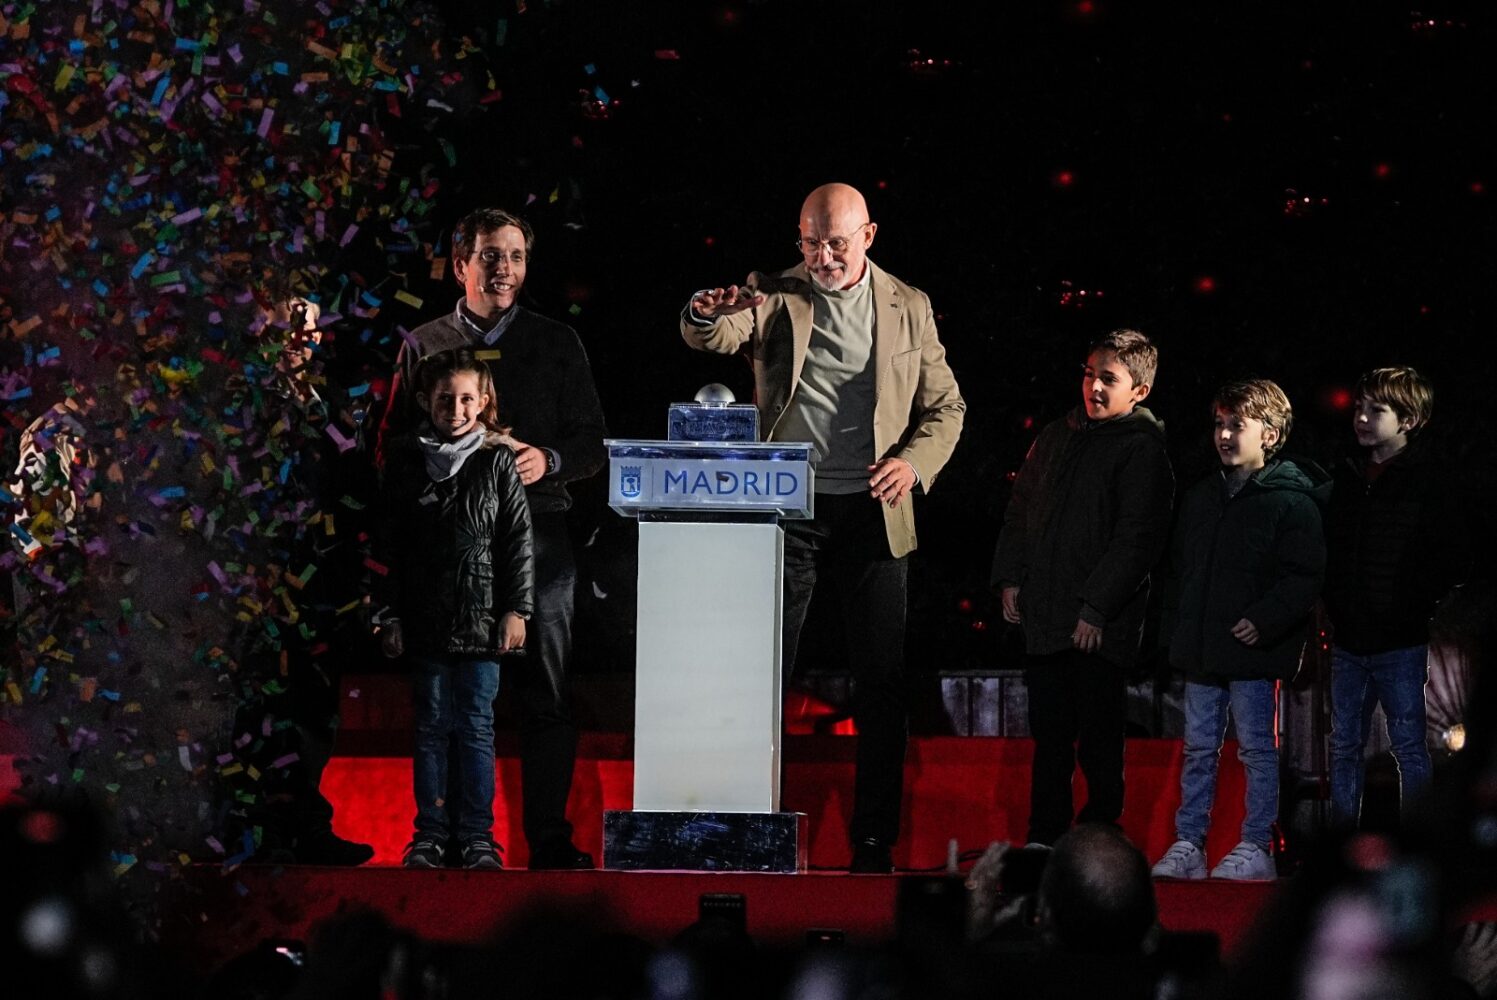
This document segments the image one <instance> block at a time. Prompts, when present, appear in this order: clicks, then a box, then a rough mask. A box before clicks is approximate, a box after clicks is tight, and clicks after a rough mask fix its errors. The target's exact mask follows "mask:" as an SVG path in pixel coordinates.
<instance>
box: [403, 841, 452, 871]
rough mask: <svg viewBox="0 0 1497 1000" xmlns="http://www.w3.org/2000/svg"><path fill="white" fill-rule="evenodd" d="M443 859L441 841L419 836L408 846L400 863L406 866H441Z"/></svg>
mask: <svg viewBox="0 0 1497 1000" xmlns="http://www.w3.org/2000/svg"><path fill="white" fill-rule="evenodd" d="M443 860H444V859H443V857H442V845H441V843H440V842H439V841H436V840H433V839H432V838H430V837H419V836H418V837H417V838H416V839H415V840H413V841H411V842H410V844H409V845H407V846H406V849H405V857H403V858H401V859H400V863H401V865H403V866H404V867H406V868H441V867H442V863H443Z"/></svg>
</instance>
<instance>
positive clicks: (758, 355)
mask: <svg viewBox="0 0 1497 1000" xmlns="http://www.w3.org/2000/svg"><path fill="white" fill-rule="evenodd" d="M868 267H869V270H870V271H871V272H872V273H871V275H870V281H871V282H872V286H873V303H874V306H873V307H874V322H873V357H874V371H875V372H876V373H877V374H876V376H875V377H876V382H875V389H874V393H875V395H874V407H873V445H874V450H875V452H876V453H877V454H878V456H879V457H880V458H888V457H891V456H892V457H895V458H902V459H904V460H905V461H906V462H909V463H910V465H912V466H914V468H915V472H916V474H917V475H919V477H920V488H922V489H924V490H929V489H930V488H931V486H933V485H934V484H935V481H936V475H937V474H938V473H939V472H940V471H941V469H942V467H944V466H945V465H946V462H947V460H948V459H949V458H951V452H952V450H953V449H954V448H955V447H956V442H957V438H958V437H960V436H961V432H962V420H963V417H964V415H965V413H966V411H967V404H966V402H965V401H963V399H962V396H961V392H960V391H959V390H958V389H957V385H956V377H955V376H953V375H952V373H951V367H950V366H949V365H947V364H946V349H945V348H944V347H942V346H941V341H940V339H939V338H938V337H937V336H936V321H935V317H934V316H933V314H932V313H931V308H930V299H929V298H928V297H927V296H926V294H925V293H924V292H922V291H920V290H919V289H917V288H912V287H910V286H909V285H906V284H905V283H904V282H902V281H900V280H899V279H898V278H896V277H894V276H893V275H891V274H889V273H888V272H886V271H884V270H882V269H881V268H879V267H878V265H876V264H874V263H873V261H871V260H870V261H869V262H868ZM753 283H754V284H756V285H757V286H758V288H759V290H760V291H762V292H764V293H765V301H764V304H763V305H760V306H757V307H755V308H753V309H746V310H744V311H743V312H738V313H733V314H732V315H730V316H723V317H721V318H719V319H718V320H717V321H716V322H715V323H713V324H712V325H711V326H697V325H695V324H694V323H692V322H691V320H690V318H689V314H690V307H688V308H687V310H686V311H684V312H683V313H682V315H681V336H682V337H683V338H684V339H685V340H686V343H687V344H688V345H690V346H691V347H693V348H695V349H696V350H699V351H712V352H714V353H717V354H736V353H738V352H739V351H742V350H745V349H746V350H747V351H748V353H749V356H750V358H751V359H752V361H753V365H754V402H755V404H756V405H757V406H758V407H759V423H760V427H761V429H762V432H763V435H764V440H766V441H773V440H775V431H776V429H777V428H778V427H779V423H780V418H781V417H783V416H784V414H785V410H786V408H787V407H789V405H790V403H791V401H792V400H793V399H794V398H795V391H796V388H797V387H798V386H799V385H800V376H801V368H802V366H803V365H804V364H805V361H806V349H807V347H808V345H809V344H810V342H811V310H812V306H811V295H812V292H811V285H810V276H809V274H808V273H807V271H806V268H805V265H804V264H801V265H797V266H796V267H793V268H791V269H790V270H788V271H782V272H780V273H779V274H775V275H766V274H758V273H756V274H755V275H754V279H753ZM912 508H913V505H912V504H911V503H910V502H909V501H908V500H906V501H905V502H904V503H901V504H900V505H899V506H898V507H893V508H891V507H889V506H888V505H884V508H883V509H884V529H885V531H886V532H887V534H888V537H889V551H890V552H891V553H893V554H894V555H895V556H902V555H905V554H906V553H908V552H910V551H911V550H913V549H914V548H915V544H916V543H915V515H914V511H913V509H912Z"/></svg>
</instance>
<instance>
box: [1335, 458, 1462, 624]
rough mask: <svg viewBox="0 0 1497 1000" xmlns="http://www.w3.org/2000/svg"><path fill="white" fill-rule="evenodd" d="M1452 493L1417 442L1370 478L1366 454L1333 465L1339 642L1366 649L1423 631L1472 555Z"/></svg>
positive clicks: (1451, 485) (1336, 621)
mask: <svg viewBox="0 0 1497 1000" xmlns="http://www.w3.org/2000/svg"><path fill="white" fill-rule="evenodd" d="M1456 493H1457V491H1456V489H1455V484H1454V483H1452V482H1450V480H1449V477H1446V476H1444V475H1442V474H1441V472H1440V470H1439V469H1438V468H1437V467H1436V466H1435V464H1434V462H1432V461H1431V460H1430V459H1429V458H1428V457H1427V456H1426V455H1425V454H1423V452H1422V450H1421V449H1420V448H1419V447H1418V445H1417V443H1412V444H1410V445H1409V446H1408V447H1407V448H1405V449H1404V450H1403V451H1402V452H1400V453H1399V454H1398V455H1396V456H1394V458H1392V459H1391V460H1390V461H1389V462H1388V465H1387V467H1386V468H1385V469H1383V471H1382V474H1381V475H1379V476H1378V477H1377V479H1376V480H1375V481H1373V482H1371V483H1369V482H1368V481H1367V477H1366V462H1365V460H1363V459H1356V460H1351V461H1347V462H1345V463H1343V464H1342V465H1341V466H1339V467H1338V468H1337V470H1336V478H1335V488H1334V489H1333V491H1332V492H1331V502H1330V508H1329V510H1328V512H1327V514H1326V541H1327V544H1328V548H1329V552H1328V555H1329V563H1328V565H1327V569H1326V590H1325V601H1326V610H1327V611H1328V613H1329V614H1330V618H1331V623H1332V625H1333V626H1334V628H1335V642H1336V645H1338V646H1340V647H1341V648H1342V649H1345V650H1347V651H1349V652H1352V653H1361V654H1368V653H1381V652H1386V651H1388V650H1390V649H1405V648H1408V647H1410V646H1419V645H1423V644H1424V643H1426V642H1428V641H1429V622H1430V619H1431V618H1432V617H1433V616H1434V613H1435V606H1436V605H1437V604H1438V603H1439V602H1440V600H1441V599H1442V598H1444V596H1445V595H1446V594H1447V593H1448V592H1449V591H1450V588H1451V587H1452V586H1454V585H1455V584H1456V583H1459V582H1460V581H1461V580H1462V579H1463V577H1464V576H1465V572H1466V569H1467V567H1468V563H1469V558H1468V556H1467V554H1466V553H1467V551H1468V549H1469V544H1468V539H1467V537H1466V532H1465V530H1464V529H1465V526H1466V525H1465V519H1464V511H1463V510H1462V507H1461V505H1460V503H1459V502H1458V501H1457V500H1456Z"/></svg>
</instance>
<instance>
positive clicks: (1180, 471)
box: [412, 0, 1494, 671]
mask: <svg viewBox="0 0 1497 1000" xmlns="http://www.w3.org/2000/svg"><path fill="white" fill-rule="evenodd" d="M445 13H446V16H447V18H448V19H449V24H450V30H451V31H452V32H453V33H454V34H468V35H470V36H471V37H473V38H474V39H478V40H482V41H483V42H484V44H485V45H486V52H487V53H488V54H489V57H490V63H489V65H490V66H491V67H492V68H493V71H494V73H495V78H496V81H497V84H498V87H499V89H500V90H501V91H502V93H503V98H502V100H500V101H497V102H494V103H491V104H489V105H487V108H488V112H487V114H486V116H485V117H483V118H482V120H481V121H474V120H472V119H465V117H464V115H462V114H461V113H459V114H458V115H456V116H454V119H453V121H452V128H451V131H450V132H449V133H448V138H449V140H450V141H451V142H453V143H454V144H455V145H457V146H458V147H459V148H460V150H461V153H460V155H459V156H458V157H457V163H458V164H459V167H457V168H455V169H454V170H453V172H452V174H451V175H450V176H449V177H448V178H447V180H448V186H447V188H446V190H445V192H444V194H443V196H442V198H441V200H440V204H439V207H438V211H439V213H440V215H441V216H442V218H443V219H444V224H450V221H451V220H452V219H455V218H456V217H457V216H458V215H460V214H461V213H462V212H463V211H465V210H467V209H468V208H470V207H472V206H475V205H478V204H485V203H492V204H499V205H504V206H510V207H514V208H518V209H519V210H521V211H523V212H524V213H525V214H526V215H527V217H528V218H529V219H531V221H532V222H533V223H534V225H535V226H536V229H537V232H538V246H537V250H536V254H535V258H534V260H533V262H532V266H531V270H530V276H529V279H528V283H527V293H528V300H529V304H530V305H532V306H533V307H535V308H537V309H539V310H541V311H543V312H547V313H549V314H552V315H556V316H560V317H564V318H568V313H569V310H570V311H571V313H572V314H571V315H570V317H569V321H570V322H571V323H572V324H573V325H574V326H575V327H576V328H577V329H578V331H579V332H580V334H581V335H582V337H583V340H584V342H585V343H586V345H587V348H588V351H589V352H590V355H591V359H592V362H593V365H594V368H595V371H596V374H597V380H598V384H599V389H600V392H601V394H602V396H603V401H604V407H605V411H606V413H607V414H608V419H609V424H610V428H609V429H610V432H611V433H612V434H614V435H615V436H619V437H654V436H660V435H661V434H662V433H663V430H664V419H663V418H664V405H665V403H667V402H668V401H671V400H678V399H685V398H689V397H690V396H691V395H692V394H693V393H694V392H695V390H696V389H697V388H698V387H699V386H700V385H702V384H704V383H706V382H709V381H722V382H725V383H727V384H728V385H729V386H730V387H732V388H733V389H734V391H735V392H736V393H738V395H739V398H740V399H747V398H748V397H749V394H750V392H751V388H752V383H751V378H750V372H749V370H748V366H747V365H746V364H744V363H741V362H739V361H736V360H732V359H723V358H718V357H713V356H707V355H697V354H694V353H692V352H690V351H689V350H688V349H687V348H686V347H685V345H684V344H683V343H682V342H681V340H680V338H679V336H678V334H677V333H676V330H675V326H676V316H677V313H678V311H679V309H680V308H681V305H682V303H683V301H684V299H685V297H686V296H687V295H688V294H689V293H690V292H691V291H692V290H694V289H696V288H699V287H702V286H704V285H712V284H727V283H729V282H735V281H741V280H742V278H743V276H745V275H746V274H747V273H748V272H749V271H750V270H755V269H759V270H773V269H778V268H782V267H787V266H789V265H791V264H792V263H794V262H795V260H796V259H797V258H796V253H795V251H794V249H793V248H792V247H791V245H790V241H791V239H792V237H793V235H794V229H795V225H796V221H797V212H798V209H799V206H800V202H801V199H802V198H803V197H804V195H805V193H806V192H807V191H809V190H810V189H811V188H812V187H814V186H815V185H817V184H820V183H823V182H825V181H828V180H842V181H846V182H849V183H852V184H854V185H856V186H857V187H859V188H860V189H862V190H863V191H864V192H865V193H866V195H867V196H868V200H869V204H870V209H871V213H872V217H873V218H874V220H876V221H877V222H878V223H879V226H880V229H879V233H878V237H877V240H876V242H875V245H874V247H873V249H872V251H871V253H870V256H872V257H873V258H874V259H875V260H877V261H878V262H879V263H880V264H881V265H882V266H884V267H886V268H887V269H889V270H890V271H892V272H893V273H895V274H897V275H899V276H900V277H902V278H904V279H905V280H906V281H909V282H910V283H912V284H914V285H916V286H917V287H919V288H921V289H923V290H924V291H926V292H927V293H929V295H930V296H931V299H932V302H933V304H934V306H935V309H936V311H937V315H938V322H939V324H940V330H941V337H942V340H943V342H944V344H945V345H946V347H947V350H948V356H949V359H950V362H951V365H952V367H953V368H954V370H955V372H956V374H957V378H958V380H959V382H960V385H961V387H962V391H963V394H964V396H965V397H966V399H967V401H968V404H969V410H968V414H967V422H966V428H965V431H964V434H963V438H962V441H961V444H960V445H959V447H958V449H957V452H956V454H955V456H954V458H953V459H952V461H951V463H950V464H949V465H948V467H947V468H946V470H945V471H944V472H943V473H942V475H941V478H940V481H939V482H938V484H937V486H936V488H935V490H934V491H933V493H932V494H931V495H930V496H929V497H922V498H920V500H919V507H918V508H917V509H918V511H919V524H920V535H921V542H922V544H921V548H920V550H919V552H918V553H917V555H916V556H915V557H914V560H915V562H914V565H913V567H912V570H913V573H914V575H913V577H912V607H911V656H912V665H913V666H914V667H915V669H916V670H919V671H926V670H938V669H950V668H974V667H987V666H993V665H995V664H1006V662H1007V661H1008V660H1009V658H1010V657H1011V655H1012V654H1013V652H1014V651H1015V647H1014V640H1015V639H1016V637H1015V636H1012V635H1007V634H1005V633H1004V630H1003V626H1002V625H1001V623H1000V622H998V620H997V616H996V615H990V612H991V610H992V606H991V602H990V599H989V597H988V595H987V594H986V586H985V585H986V578H987V569H988V562H989V560H990V558H991V552H992V544H993V540H994V538H995V537H996V532H997V526H998V524H999V521H1000V519H1001V515H1002V510H1003V505H1004V502H1005V500H1006V496H1007V482H1008V476H1009V475H1010V474H1011V473H1012V472H1013V470H1014V469H1016V468H1017V465H1018V463H1019V462H1020V460H1021V458H1022V456H1023V454H1024V452H1025V450H1026V449H1027V447H1028V445H1029V443H1030V441H1031V440H1032V437H1033V434H1034V432H1035V430H1037V428H1038V426H1039V425H1040V423H1042V422H1043V421H1046V420H1049V419H1052V418H1054V417H1056V416H1058V415H1060V414H1061V413H1062V412H1064V411H1065V409H1067V408H1068V407H1070V406H1071V405H1073V403H1074V399H1075V396H1076V390H1077V384H1076V378H1075V374H1076V370H1077V366H1078V364H1079V362H1080V361H1081V359H1082V358H1083V357H1084V350H1085V344H1086V342H1087V341H1088V339H1089V338H1091V337H1093V336H1095V335H1097V334H1099V333H1101V332H1104V331H1105V330H1107V329H1110V328H1113V327H1116V326H1124V325H1126V326H1134V327H1137V328H1139V329H1142V330H1144V331H1145V332H1147V333H1148V334H1150V335H1151V336H1152V337H1154V338H1155V339H1156V340H1157V342H1158V343H1159V344H1160V345H1161V355H1162V362H1161V369H1160V374H1159V377H1158V379H1157V385H1156V388H1155V391H1154V393H1153V395H1152V396H1151V398H1150V400H1149V402H1148V405H1150V406H1151V407H1152V408H1153V409H1154V410H1155V411H1156V413H1158V414H1159V415H1161V416H1162V417H1163V418H1164V419H1165V421H1166V424H1167V426H1168V427H1169V428H1170V431H1171V447H1172V454H1173V457H1174V459H1175V462H1176V471H1177V477H1178V480H1179V484H1180V486H1181V487H1184V486H1185V485H1188V484H1189V482H1191V481H1192V480H1194V479H1195V478H1196V477H1198V476H1199V475H1201V474H1203V473H1204V472H1206V471H1208V470H1209V469H1210V468H1211V467H1212V466H1213V464H1214V461H1213V458H1212V456H1211V454H1210V452H1209V450H1208V449H1207V447H1206V443H1205V438H1206V433H1207V429H1208V420H1207V416H1206V411H1207V403H1208V401H1209V398H1210V392H1211V390H1212V389H1213V388H1214V387H1215V386H1216V385H1217V384H1219V383H1220V382H1222V381H1224V380H1226V379H1228V378H1232V377H1242V376H1248V375H1258V376H1266V377H1271V378H1273V379H1275V380H1277V381H1278V382H1279V383H1280V384H1281V385H1283V386H1284V388H1285V389H1286V391H1287V392H1288V393H1289V395H1290V397H1291V399H1292V400H1293V402H1294V404H1295V409H1296V419H1297V423H1296V427H1295V430H1294V433H1293V436H1292V439H1291V442H1290V445H1289V450H1290V452H1294V453H1298V454H1300V455H1304V456H1308V457H1311V458H1314V459H1315V460H1317V461H1318V462H1320V463H1321V464H1322V465H1326V466H1329V464H1330V463H1331V462H1333V461H1334V460H1335V459H1336V458H1337V457H1338V456H1339V455H1340V454H1342V453H1343V452H1344V449H1345V447H1346V446H1347V445H1348V444H1349V438H1350V435H1349V434H1348V433H1347V426H1348V422H1349V395H1348V390H1349V387H1350V386H1351V385H1352V383H1353V382H1354V380H1355V377H1356V375H1357V374H1358V373H1359V372H1361V371H1363V370H1365V369H1367V368H1370V367H1375V366H1381V365H1389V364H1412V365H1414V366H1416V367H1417V368H1419V369H1420V370H1421V371H1423V372H1425V373H1426V374H1428V375H1430V376H1431V377H1432V378H1433V379H1434V381H1435V384H1436V390H1437V401H1436V416H1435V424H1434V426H1433V427H1432V428H1431V430H1430V432H1429V436H1430V437H1431V438H1434V439H1435V443H1436V445H1437V446H1438V447H1440V448H1441V449H1442V451H1443V452H1444V453H1445V454H1446V455H1448V457H1449V458H1450V460H1451V461H1452V462H1458V463H1461V464H1463V465H1466V466H1468V467H1469V472H1470V475H1469V477H1467V482H1468V483H1469V484H1471V485H1473V486H1478V487H1479V488H1481V487H1484V486H1485V484H1488V483H1490V482H1491V477H1492V472H1493V465H1492V449H1491V447H1490V440H1491V435H1492V433H1493V424H1492V419H1491V410H1490V407H1489V405H1487V400H1486V398H1485V397H1486V393H1485V392H1484V391H1483V389H1484V387H1485V385H1486V382H1487V380H1488V378H1489V374H1488V371H1487V369H1488V368H1489V365H1488V364H1487V363H1486V362H1487V354H1486V352H1485V349H1484V347H1483V346H1482V345H1483V344H1484V343H1485V340H1486V332H1487V330H1488V328H1489V326H1490V322H1491V313H1490V309H1489V302H1490V295H1491V288H1492V286H1493V281H1492V279H1493V258H1492V255H1491V240H1490V236H1491V209H1490V204H1491V201H1490V194H1489V192H1488V185H1489V184H1490V183H1491V176H1490V166H1491V163H1490V160H1489V159H1488V158H1487V157H1486V155H1485V153H1483V152H1482V150H1483V149H1484V148H1485V143H1484V142H1482V141H1481V139H1480V136H1481V135H1483V134H1484V133H1485V132H1486V131H1487V129H1488V127H1489V122H1490V121H1491V120H1492V119H1493V114H1492V110H1493V109H1492V108H1491V104H1492V96H1491V95H1492V94H1493V93H1494V91H1493V88H1492V87H1491V83H1492V79H1491V77H1492V74H1491V72H1490V69H1489V67H1488V64H1487V61H1486V59H1485V56H1486V55H1487V54H1489V53H1490V52H1491V51H1492V49H1491V44H1490V42H1491V38H1492V34H1491V24H1490V19H1489V18H1486V17H1480V18H1468V16H1467V14H1466V13H1465V12H1464V11H1460V10H1457V9H1455V8H1449V7H1446V8H1440V9H1430V10H1427V11H1413V10H1411V9H1410V8H1408V7H1400V6H1397V5H1373V6H1368V5H1353V4H1345V3H1340V4H1329V3H1319V4H1254V5H1232V6H1230V7H1228V6H1227V5H1217V4H1184V3H1166V4H1147V5H1124V4H1111V3H1104V2H1096V3H1085V2H1083V3H1045V4H1019V5H967V4H942V3H925V4H914V5H897V6H887V7H886V6H878V5H865V4H858V3H842V2H824V3H804V2H801V3H791V2H773V0H767V2H760V3H746V4H739V5H720V4H694V3H663V4H653V3H652V4H622V5H621V4H612V3H601V2H569V3H564V4H563V3H557V4H552V5H534V4H532V5H531V6H530V8H529V9H528V10H527V11H526V12H525V13H523V14H517V13H516V12H515V9H514V8H513V7H512V6H511V5H508V4H504V5H494V4H491V5H483V4H480V5H469V4H449V5H447V9H446V11H445ZM501 20H502V21H503V22H504V30H503V44H502V45H495V36H496V25H497V24H498V23H499V22H500V21H501ZM599 90H601V94H600V93H599ZM605 97H606V100H604V98H605ZM553 192H554V193H555V195H556V197H555V200H554V201H553V200H552V194H553ZM422 294H423V297H424V298H425V300H426V311H425V312H424V313H423V314H422V315H421V316H420V317H419V318H421V319H425V318H427V316H428V315H434V314H435V311H436V310H437V309H438V308H446V307H447V305H448V301H449V300H450V299H451V298H455V296H456V287H455V286H454V285H452V284H451V283H450V277H449V278H448V279H447V283H444V284H437V283H435V282H433V283H431V284H430V286H429V287H428V288H427V289H426V290H425V291H424V292H422ZM412 318H413V319H415V318H417V317H412ZM604 487H605V483H604V479H603V477H602V476H599V477H597V478H595V479H594V480H592V481H590V482H589V483H587V484H584V485H583V488H581V489H579V490H578V491H577V492H578V496H579V503H578V507H577V509H576V512H575V523H576V525H577V529H578V534H579V538H583V539H585V538H588V537H593V538H594V545H593V548H592V551H591V553H590V559H589V560H585V562H586V563H587V564H585V565H584V572H585V573H586V572H588V564H590V566H591V572H592V573H593V574H594V575H595V576H597V577H598V578H600V579H602V580H604V581H605V583H606V587H605V589H607V590H609V591H610V592H611V593H613V594H615V595H617V594H618V593H619V591H618V590H616V589H612V588H614V587H615V581H618V582H619V583H623V584H625V585H626V586H627V583H628V582H629V581H628V574H629V572H631V570H630V568H629V566H628V562H627V560H628V554H629V551H630V549H631V548H632V541H631V540H630V539H629V537H628V525H627V524H625V523H623V522H622V521H621V519H619V518H617V517H616V516H614V515H613V514H612V513H611V512H610V511H608V510H607V508H606V506H605V504H604V503H603V497H604V495H605V494H604ZM1483 491H1484V490H1483ZM1473 495H1475V491H1473ZM595 531H596V535H594V532H595ZM1478 541H1479V542H1480V545H1481V546H1482V551H1483V552H1487V551H1489V548H1490V545H1489V538H1488V537H1487V535H1486V533H1483V536H1482V537H1481V538H1480V539H1478ZM703 572H704V574H711V573H713V572H716V573H717V574H718V575H720V576H723V577H726V576H727V575H728V572H729V571H727V570H726V569H724V568H716V569H714V568H711V567H703ZM583 598H584V601H583V607H582V619H581V621H580V622H579V630H580V632H579V637H578V641H579V646H580V651H581V652H582V653H583V656H582V660H581V662H579V664H578V669H579V670H584V671H585V670H588V669H607V668H608V667H609V666H610V664H608V663H607V662H606V661H607V660H608V659H609V658H610V657H625V658H627V657H629V656H630V653H629V650H628V649H627V648H620V645H621V644H620V643H618V641H617V637H616V636H610V635H606V634H605V633H607V632H611V630H612V629H614V628H616V627H619V626H621V625H623V626H627V623H628V621H629V618H630V616H629V615H628V614H623V613H622V612H624V611H627V610H629V609H627V608H625V607H624V605H623V604H621V603H620V602H618V601H614V602H613V604H612V606H611V607H610V606H608V605H607V604H606V602H589V601H588V600H587V595H585V594H584V595H583ZM964 598H965V599H967V600H969V601H971V608H970V611H967V610H964V607H963V606H962V605H961V604H960V602H961V601H962V600H963V599H964ZM974 622H983V623H984V624H985V625H987V627H986V628H975V627H974V625H973V623H974ZM589 628H594V629H598V630H601V631H599V632H598V634H597V635H596V636H595V637H593V638H591V639H590V638H589V636H588V634H587V630H588V629H589ZM623 645H625V646H627V645H629V644H623ZM823 648H824V651H826V650H829V649H830V647H829V646H826V647H823ZM611 666H624V667H627V663H622V664H621V663H613V664H611Z"/></svg>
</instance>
